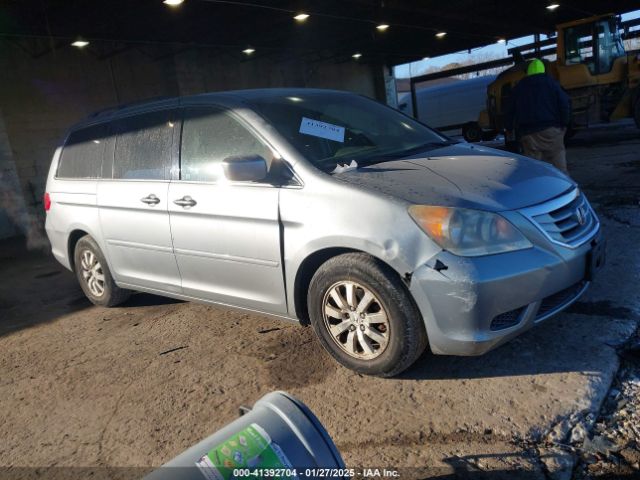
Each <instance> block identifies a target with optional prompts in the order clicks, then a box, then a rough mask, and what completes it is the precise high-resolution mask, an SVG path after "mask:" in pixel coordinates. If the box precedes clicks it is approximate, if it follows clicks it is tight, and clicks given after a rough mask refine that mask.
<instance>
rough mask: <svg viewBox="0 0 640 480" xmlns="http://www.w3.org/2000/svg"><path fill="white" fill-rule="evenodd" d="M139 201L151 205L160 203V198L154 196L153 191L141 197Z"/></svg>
mask: <svg viewBox="0 0 640 480" xmlns="http://www.w3.org/2000/svg"><path fill="white" fill-rule="evenodd" d="M140 201H141V202H142V203H146V204H147V205H151V206H152V207H153V206H154V205H157V204H159V203H160V199H159V198H158V197H156V196H155V195H154V194H153V193H152V194H150V195H147V196H146V197H143V198H141V199H140Z"/></svg>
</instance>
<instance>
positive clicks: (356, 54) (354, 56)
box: [351, 53, 362, 60]
mask: <svg viewBox="0 0 640 480" xmlns="http://www.w3.org/2000/svg"><path fill="white" fill-rule="evenodd" d="M351 56H352V57H353V58H355V59H356V60H358V59H359V58H360V57H361V56H362V54H361V53H354V54H353V55H351Z"/></svg>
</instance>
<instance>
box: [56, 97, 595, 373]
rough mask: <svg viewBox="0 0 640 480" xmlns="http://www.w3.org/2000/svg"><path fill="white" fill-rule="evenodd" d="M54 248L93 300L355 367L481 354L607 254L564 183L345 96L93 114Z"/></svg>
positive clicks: (152, 105)
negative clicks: (229, 318)
mask: <svg viewBox="0 0 640 480" xmlns="http://www.w3.org/2000/svg"><path fill="white" fill-rule="evenodd" d="M45 208H46V210H47V220H46V230H47V234H48V236H49V239H50V241H51V245H52V250H53V254H54V255H55V257H56V258H57V259H58V260H59V261H60V262H61V263H62V264H63V265H64V266H65V267H67V268H68V269H70V270H72V271H73V272H75V273H76V275H77V278H78V281H79V282H80V285H81V286H82V289H83V290H84V292H85V294H86V295H87V297H88V298H89V299H90V300H91V301H92V302H93V303H95V304H96V305H101V306H106V307H112V306H115V305H119V304H121V303H123V302H124V301H125V300H126V299H127V298H128V296H129V295H130V293H131V292H132V291H143V292H150V293H154V294H158V295H166V296H169V297H174V298H179V299H185V300H193V301H198V302H206V303H215V304H222V305H228V306H234V307H239V308H242V309H246V310H251V311H255V312H260V313H263V314H270V315H274V316H277V317H281V318H284V319H291V320H295V321H298V322H300V323H301V324H303V325H308V324H310V325H311V326H312V327H313V328H314V330H315V332H316V334H317V336H318V338H319V340H320V342H321V343H322V345H323V346H324V347H325V348H326V350H327V351H328V352H329V353H330V354H331V355H333V357H335V359H336V360H338V361H339V362H340V363H342V364H343V365H345V366H347V367H349V368H351V369H354V370H356V371H358V372H361V373H365V374H371V375H380V376H392V375H395V374H397V373H399V372H401V371H402V370H404V369H406V368H407V367H408V366H410V365H411V364H412V363H413V362H414V361H415V360H416V359H417V358H418V357H419V356H420V354H421V353H422V352H423V350H424V349H425V348H426V346H427V345H429V347H430V349H431V351H432V352H433V353H435V354H451V355H479V354H482V353H484V352H486V351H488V350H490V349H492V348H494V347H496V346H497V345H499V344H501V343H504V342H505V341H507V340H509V339H511V338H513V337H514V336H516V335H518V334H520V333H522V332H523V331H525V330H527V329H528V328H530V327H532V326H533V325H535V324H537V323H539V322H541V321H543V320H545V319H547V318H549V317H550V316H552V315H553V314H555V313H557V312H559V311H560V310H562V309H564V308H565V307H567V306H568V305H570V304H571V303H572V302H574V301H575V300H576V299H577V298H579V297H580V296H581V295H582V294H583V293H584V291H585V290H586V289H587V287H588V286H589V283H590V282H591V280H592V278H593V276H594V274H595V272H596V271H597V270H598V268H599V267H600V266H601V265H602V263H603V261H604V245H603V241H602V240H601V234H600V225H599V221H598V218H597V217H596V215H595V213H594V212H593V210H592V208H591V206H590V205H589V203H588V201H587V199H586V198H585V197H584V195H583V194H582V193H581V192H580V190H579V189H578V187H577V185H576V184H575V183H574V182H573V181H572V180H571V179H570V178H568V177H567V176H565V175H563V174H562V173H560V172H559V171H558V170H556V169H554V168H553V167H551V166H549V165H547V164H545V163H542V162H538V161H535V160H531V159H528V158H525V157H522V156H519V155H514V154H511V153H507V152H502V151H498V150H492V149H490V148H485V147H480V146H476V145H470V144H466V143H456V142H455V141H452V140H451V139H449V138H447V137H445V136H442V135H440V134H439V133H437V132H435V131H433V130H431V129H430V128H428V127H426V126H425V125H423V124H421V123H419V122H416V121H415V120H413V119H412V118H410V117H407V116H405V115H403V114H401V113H399V112H397V111H396V110H393V109H391V108H389V107H386V106H384V105H381V104H379V103H377V102H375V101H372V100H369V99H367V98H364V97H361V96H358V95H354V94H350V93H345V92H338V91H329V90H311V89H266V90H247V91H235V92H226V93H215V94H204V95H196V96H192V97H184V98H174V99H166V100H158V101H154V102H148V103H145V104H137V105H130V106H125V107H120V108H115V109H112V110H108V111H103V112H99V113H96V114H94V115H92V116H90V117H89V118H87V119H86V120H85V121H83V122H81V123H80V124H78V125H76V126H75V127H73V128H72V129H71V130H70V132H69V134H68V136H67V137H66V139H65V140H64V142H63V144H62V145H61V146H60V147H59V148H58V149H57V150H56V152H55V155H54V157H53V162H52V165H51V170H50V173H49V178H48V182H47V189H46V194H45Z"/></svg>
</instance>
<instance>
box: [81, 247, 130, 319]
mask: <svg viewBox="0 0 640 480" xmlns="http://www.w3.org/2000/svg"><path fill="white" fill-rule="evenodd" d="M73 258H74V266H75V271H76V278H77V279H78V283H80V287H81V288H82V291H83V292H84V294H85V295H86V297H87V298H88V299H89V301H90V302H91V303H93V304H94V305H99V306H101V307H115V306H116V305H120V304H121V303H124V302H125V301H127V299H128V298H129V297H130V296H131V291H130V290H125V289H123V288H120V287H118V286H117V285H116V283H115V282H114V280H113V277H112V276H111V271H110V270H109V266H108V265H107V261H106V259H105V258H104V255H103V254H102V251H101V250H100V247H98V244H97V243H96V241H95V240H94V239H93V238H91V237H90V236H89V235H85V236H84V237H82V238H81V239H80V240H78V243H76V248H75V251H74V256H73Z"/></svg>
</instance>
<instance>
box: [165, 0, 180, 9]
mask: <svg viewBox="0 0 640 480" xmlns="http://www.w3.org/2000/svg"><path fill="white" fill-rule="evenodd" d="M183 2H184V0H163V2H162V3H164V4H165V5H169V6H170V7H177V6H178V5H180V4H182V3H183Z"/></svg>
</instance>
